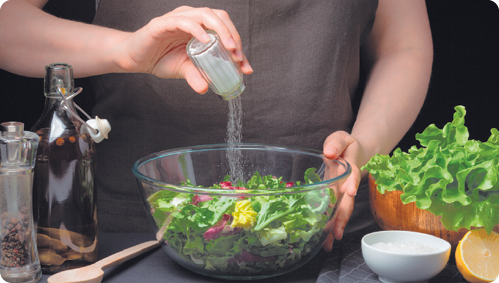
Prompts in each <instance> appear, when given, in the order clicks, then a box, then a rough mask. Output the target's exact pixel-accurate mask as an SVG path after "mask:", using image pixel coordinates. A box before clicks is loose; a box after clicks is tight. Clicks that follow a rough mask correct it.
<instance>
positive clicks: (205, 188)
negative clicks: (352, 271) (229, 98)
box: [133, 144, 351, 280]
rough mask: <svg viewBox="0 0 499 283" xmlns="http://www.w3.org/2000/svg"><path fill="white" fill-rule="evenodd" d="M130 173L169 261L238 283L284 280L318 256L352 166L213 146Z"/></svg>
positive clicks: (144, 161) (159, 157)
mask: <svg viewBox="0 0 499 283" xmlns="http://www.w3.org/2000/svg"><path fill="white" fill-rule="evenodd" d="M133 173H134V174H135V177H136V178H137V182H138V185H139V188H140V192H141V195H142V198H143V201H144V204H145V207H146V210H147V211H148V214H149V216H150V219H151V222H152V225H153V229H154V231H155V233H156V235H157V238H158V239H160V240H161V241H163V244H162V247H163V249H164V250H165V251H166V253H167V254H168V255H169V256H170V257H171V258H173V259H174V260H175V261H176V262H177V263H179V264H180V265H182V266H184V267H185V268H187V269H189V270H191V271H194V272H197V273H200V274H203V275H207V276H211V277H215V278H224V279H235V280H241V279H262V278H268V277H273V276H278V275H282V274H285V273H287V272H290V271H292V270H295V269H297V268H299V267H300V266H302V265H304V264H305V263H307V262H308V261H309V260H310V259H311V258H313V257H314V256H315V255H316V254H317V252H319V251H320V249H321V248H322V245H323V244H324V241H325V239H326V236H327V234H329V232H330V230H331V227H332V223H333V220H334V218H335V217H336V212H337V207H338V206H339V203H340V202H341V199H342V196H343V194H344V189H343V188H342V187H341V184H342V183H343V181H344V180H345V179H346V178H347V177H348V176H349V175H350V173H351V167H350V165H349V164H348V162H346V161H345V160H343V159H337V160H330V159H327V158H325V157H324V155H323V154H322V153H321V152H320V151H316V150H310V149H303V148H294V147H283V146H271V145H262V144H219V145H203V146H193V147H186V148H180V149H172V150H165V151H161V152H157V153H154V154H151V155H148V156H145V157H143V158H141V159H139V160H138V161H137V162H136V163H135V164H134V166H133Z"/></svg>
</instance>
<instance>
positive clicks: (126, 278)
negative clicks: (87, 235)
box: [40, 233, 466, 283]
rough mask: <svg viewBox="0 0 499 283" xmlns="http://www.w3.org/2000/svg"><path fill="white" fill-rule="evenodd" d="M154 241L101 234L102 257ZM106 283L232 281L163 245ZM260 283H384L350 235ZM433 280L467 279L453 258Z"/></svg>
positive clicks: (111, 272)
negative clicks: (197, 269) (188, 263)
mask: <svg viewBox="0 0 499 283" xmlns="http://www.w3.org/2000/svg"><path fill="white" fill-rule="evenodd" d="M149 240H154V234H152V233H151V234H149V233H144V234H140V233H137V234H135V233H134V234H127V233H100V234H99V258H104V257H107V256H109V255H111V254H113V253H116V252H119V251H121V250H123V249H126V248H128V247H131V246H134V245H137V244H140V243H142V242H145V241H149ZM48 277H49V275H43V277H42V279H41V281H40V282H47V279H48ZM103 282H105V283H127V282H131V283H132V282H133V283H136V282H156V283H159V282H168V283H191V282H192V283H194V282H196V283H198V282H208V283H210V282H227V283H228V282H231V281H229V280H221V279H213V278H209V277H205V276H202V275H198V274H196V273H193V272H190V271H189V270H187V269H185V268H183V267H182V266H180V265H178V264H177V263H175V262H174V261H173V260H172V259H171V258H170V257H169V256H168V255H167V254H166V253H165V251H163V249H161V248H156V249H154V250H152V251H149V252H147V253H145V254H143V255H140V256H138V257H136V258H134V259H131V260H129V261H127V262H125V263H122V264H121V265H118V266H115V267H112V268H109V269H106V270H105V275H104V280H103ZM255 282H258V283H270V282H272V283H276V282H291V283H293V282H296V283H302V282H303V283H305V282H307V283H308V282H310V283H312V282H313V283H315V282H317V283H330V282H341V283H350V282H380V281H379V280H378V276H377V275H376V274H374V273H373V272H372V271H371V270H370V269H369V267H368V266H367V265H366V264H365V262H364V259H363V257H362V251H361V248H360V238H348V239H343V240H341V241H338V242H335V245H334V248H333V251H332V252H331V253H326V252H320V253H319V254H318V255H317V256H316V257H314V258H313V259H312V260H311V261H310V262H309V263H307V264H306V265H304V266H303V267H301V268H299V269H298V270H296V271H293V272H291V273H288V274H286V275H282V276H278V277H274V278H270V279H263V280H257V281H255ZM430 282H431V283H437V282H438V283H443V282H448V283H457V282H466V281H465V280H464V278H463V277H462V276H461V274H460V273H459V271H458V270H457V267H456V265H455V264H454V261H453V259H451V260H449V263H448V264H447V266H446V267H445V269H444V270H443V271H442V272H441V273H440V274H439V275H438V276H437V277H435V278H433V279H432V280H430Z"/></svg>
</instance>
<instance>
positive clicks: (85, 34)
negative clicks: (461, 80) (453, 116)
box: [0, 0, 433, 251]
mask: <svg viewBox="0 0 499 283" xmlns="http://www.w3.org/2000/svg"><path fill="white" fill-rule="evenodd" d="M47 1H48V0H9V1H7V2H5V3H4V4H3V6H2V7H1V9H0V68H2V69H4V70H7V71H9V72H12V73H16V74H20V75H24V76H30V77H43V75H44V73H43V72H44V66H45V65H47V64H49V63H54V62H66V63H70V64H71V65H72V66H73V68H74V74H75V76H76V77H92V84H93V86H94V89H95V95H96V105H95V107H94V109H93V115H98V116H99V117H101V118H106V119H108V120H109V121H110V123H111V125H112V127H113V130H112V132H111V133H110V138H109V140H106V141H104V142H102V143H100V144H99V145H98V158H99V160H98V170H99V171H98V174H97V188H98V195H99V199H98V201H99V208H98V209H99V213H98V215H99V227H100V229H102V230H103V231H114V232H117V231H120V232H126V231H144V230H146V231H147V230H148V229H149V225H148V220H147V219H146V214H145V210H144V208H143V205H142V204H141V200H140V196H139V192H138V189H137V188H136V184H135V180H134V177H133V175H132V174H131V167H132V165H133V162H134V161H136V160H137V159H139V158H140V157H142V156H144V155H147V154H149V153H152V152H155V151H160V150H164V149H168V148H175V147H185V146H190V145H197V144H211V143H221V142H224V138H225V131H226V122H227V112H228V107H227V102H226V101H223V100H221V99H218V98H216V97H215V95H214V94H212V93H211V92H209V91H208V85H207V83H206V82H205V81H204V80H203V78H202V77H201V75H200V74H199V72H198V71H197V70H196V69H195V67H194V66H193V64H192V62H190V60H189V59H188V57H187V55H186V53H185V46H186V44H187V42H188V40H189V39H190V38H191V37H192V36H194V37H196V38H197V39H199V40H200V41H203V42H206V41H207V38H206V33H205V30H206V29H213V30H215V31H216V32H217V33H218V34H219V35H220V37H221V40H222V42H223V44H224V45H225V46H226V47H227V49H229V50H230V51H231V52H232V54H233V57H234V59H235V60H236V61H237V62H238V63H239V64H240V67H241V70H242V72H243V73H244V74H246V76H245V83H246V90H245V91H244V93H243V94H242V95H241V99H242V106H243V115H244V116H243V142H259V143H266V144H279V145H288V146H300V147H307V148H315V149H320V150H323V152H324V154H325V156H327V157H328V158H332V159H334V158H337V157H339V156H341V157H343V158H344V159H346V160H347V161H348V162H349V163H350V164H351V165H352V168H353V169H352V174H351V175H350V176H349V178H348V179H347V180H346V182H345V188H346V195H345V197H344V199H343V201H342V203H341V206H340V208H339V212H338V215H337V218H336V221H335V223H334V227H333V232H332V233H331V234H330V235H329V238H328V241H327V243H326V245H325V246H324V249H325V250H328V251H330V250H331V249H332V244H333V241H334V239H341V238H342V237H343V235H344V234H345V233H347V232H348V233H354V232H355V231H362V230H363V229H364V231H365V229H367V228H368V227H372V225H373V222H372V218H370V217H369V215H370V213H369V212H367V211H368V206H369V204H368V200H367V199H366V195H367V191H366V188H365V186H361V187H360V188H361V189H359V191H358V188H359V184H360V182H361V179H362V178H363V177H362V176H365V174H366V173H365V172H361V171H360V169H359V168H360V167H361V166H362V165H364V164H365V163H366V162H367V161H368V160H369V159H370V158H371V157H372V156H373V155H375V154H376V153H380V154H388V153H389V152H390V151H391V150H392V149H393V148H394V147H395V146H396V145H397V143H398V141H399V140H400V139H401V138H402V137H403V136H404V134H405V133H406V131H407V130H408V129H409V128H410V126H411V125H412V123H413V122H414V120H415V119H416V117H417V115H418V113H419V111H420V109H421V107H422V105H423V102H424V100H425V96H426V92H427V89H428V85H429V80H430V74H431V67H432V60H433V51H432V38H431V31H430V26H429V23H428V16H427V13H426V6H425V2H424V1H423V0H413V1H398V0H379V2H378V1H376V0H370V1H366V0H352V1H326V0H314V1H306V2H305V1H268V0H262V1H245V2H238V1H236V2H234V3H227V1H215V0H213V1H211V0H206V1H200V0H186V1H180V0H172V1H158V0H147V1H146V0H136V1H134V0H127V1H118V0H101V1H100V3H99V7H98V10H97V12H96V15H95V20H94V24H91V25H90V24H84V23H79V22H74V21H70V20H64V19H60V18H56V17H53V16H51V15H49V14H46V13H44V12H43V11H42V10H41V8H42V7H43V6H44V5H45V3H46V2H47ZM195 7H200V8H195ZM207 7H209V8H207ZM248 59H249V60H248ZM361 59H362V60H361ZM250 61H251V65H250V63H249V62H250ZM363 68H365V70H367V71H366V72H367V74H368V75H367V78H366V82H365V86H363V87H362V86H361V85H360V83H359V80H360V79H359V77H360V72H361V70H363ZM250 74H251V75H250ZM175 78H176V79H180V78H181V79H185V80H171V79H175ZM165 79H170V80H165ZM196 92H197V93H201V94H203V93H206V94H205V95H202V96H199V95H195V93H196ZM207 92H208V93H207ZM357 92H361V95H362V96H361V100H360V104H359V107H358V111H356V110H355V109H354V106H353V101H355V100H356V99H357V96H356V93H357ZM356 112H357V113H356ZM355 114H356V115H355ZM354 202H355V209H354ZM365 213H369V215H366V214H365ZM347 223H348V225H347Z"/></svg>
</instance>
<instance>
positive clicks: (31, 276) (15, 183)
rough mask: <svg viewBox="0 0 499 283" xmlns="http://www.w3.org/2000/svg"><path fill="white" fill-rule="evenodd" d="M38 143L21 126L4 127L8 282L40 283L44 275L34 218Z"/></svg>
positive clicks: (2, 204)
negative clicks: (33, 206)
mask: <svg viewBox="0 0 499 283" xmlns="http://www.w3.org/2000/svg"><path fill="white" fill-rule="evenodd" d="M38 143H39V137H38V135H36V134H35V133H32V132H29V131H24V124H23V123H21V122H4V123H2V124H1V125H0V217H1V221H2V222H1V241H0V242H1V249H2V250H1V256H0V273H1V276H2V278H3V279H4V280H5V281H7V282H36V281H38V280H39V279H40V278H41V275H42V271H41V266H40V261H39V259H38V252H37V248H36V236H35V231H34V224H33V214H32V212H33V210H32V190H33V169H34V167H35V157H36V151H37V148H38Z"/></svg>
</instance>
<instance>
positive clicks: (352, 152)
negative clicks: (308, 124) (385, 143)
mask: <svg viewBox="0 0 499 283" xmlns="http://www.w3.org/2000/svg"><path fill="white" fill-rule="evenodd" d="M324 155H325V156H326V157H327V158H329V159H336V158H338V157H342V158H343V159H345V160H346V161H347V162H348V163H350V165H351V166H352V173H351V174H350V176H349V177H348V178H347V179H346V180H345V182H344V183H343V184H342V185H341V187H340V190H341V191H343V192H345V194H344V195H343V200H342V201H341V203H340V206H339V207H338V214H337V216H336V219H335V220H334V223H333V227H332V230H331V233H330V234H329V235H328V237H327V239H326V242H325V243H324V246H323V249H324V250H325V251H327V252H330V251H331V250H332V249H333V241H334V240H335V239H336V240H341V238H342V237H343V231H344V229H345V226H346V225H347V223H348V220H349V219H350V216H351V215H352V211H353V206H354V201H355V195H356V194H357V188H358V187H359V183H360V179H361V176H360V175H361V172H360V169H359V168H360V167H361V166H362V164H361V162H362V161H361V160H363V155H364V153H363V150H362V145H361V144H360V143H359V142H358V141H357V139H355V138H354V137H353V136H351V135H350V134H348V133H347V132H344V131H338V132H334V133H332V134H331V135H329V136H328V137H327V138H326V141H325V142H324Z"/></svg>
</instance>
